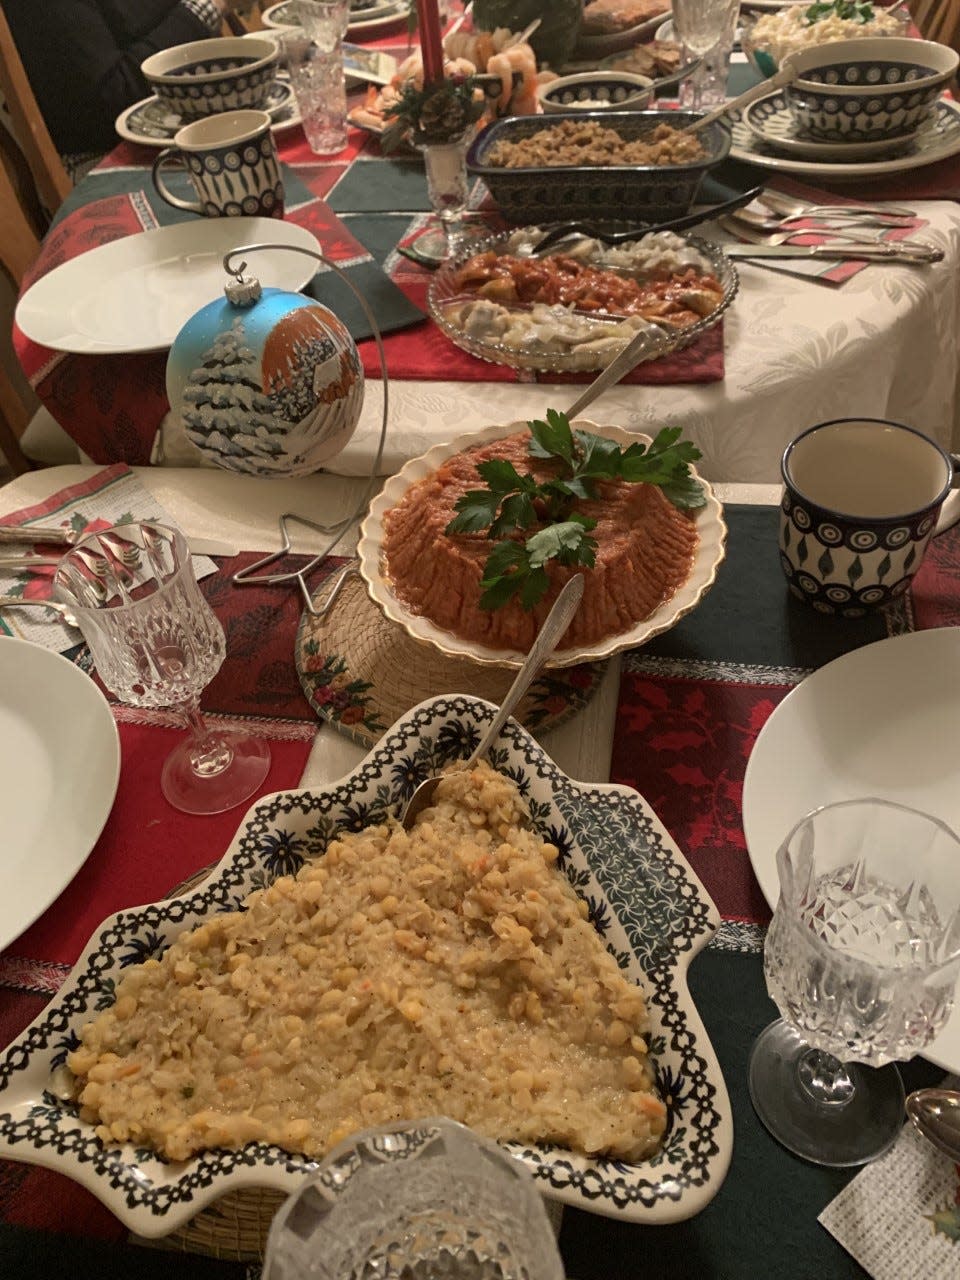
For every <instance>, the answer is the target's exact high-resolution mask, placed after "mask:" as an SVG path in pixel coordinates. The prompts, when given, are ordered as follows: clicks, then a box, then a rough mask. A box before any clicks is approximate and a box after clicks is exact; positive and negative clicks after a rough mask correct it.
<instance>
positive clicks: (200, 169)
mask: <svg viewBox="0 0 960 1280" xmlns="http://www.w3.org/2000/svg"><path fill="white" fill-rule="evenodd" d="M180 154H181V155H182V157H183V162H184V164H185V165H186V168H187V172H188V173H189V174H190V175H191V177H192V179H193V183H194V186H195V188H196V191H197V194H198V195H199V197H200V201H201V203H202V204H203V210H204V213H205V214H206V215H207V217H209V218H240V217H244V218H282V217H283V196H284V191H283V179H282V178H281V177H280V161H279V160H278V159H277V149H276V147H275V146H274V142H273V138H272V137H271V136H270V134H269V133H264V136H263V137H262V138H249V139H248V140H247V141H246V142H232V143H229V144H228V145H227V146H223V147H210V148H209V149H208V150H205V151H183V152H181V153H180Z"/></svg>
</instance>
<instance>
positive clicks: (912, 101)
mask: <svg viewBox="0 0 960 1280" xmlns="http://www.w3.org/2000/svg"><path fill="white" fill-rule="evenodd" d="M921 80H922V81H923V83H922V84H916V83H915V82H916V81H921ZM813 85H818V86H821V87H820V88H813V87H812V86H813ZM837 87H840V88H843V90H844V92H843V93H842V94H838V93H835V92H831V89H833V88H837ZM858 87H859V88H862V90H863V92H862V93H850V92H847V91H848V90H849V89H852V88H858ZM891 88H892V89H893V90H894V91H893V92H891V91H890V90H891ZM942 90H943V82H942V80H940V79H934V80H933V81H932V82H931V79H930V68H929V67H924V66H919V65H917V64H916V63H901V62H892V61H889V62H888V61H881V60H879V59H867V60H865V61H862V62H840V63H834V64H832V65H828V66H825V67H817V68H812V69H811V70H809V71H804V72H803V73H802V81H796V82H794V83H793V84H792V85H787V86H786V99H787V106H788V107H789V108H790V110H791V111H792V112H793V114H794V118H795V119H796V121H797V124H798V125H799V126H800V128H801V129H802V130H803V131H804V132H805V133H807V134H809V135H810V136H811V137H813V138H819V139H822V140H823V141H826V142H836V141H837V139H838V138H841V139H849V140H851V141H857V142H864V141H869V140H871V139H873V138H878V137H881V136H883V137H887V138H894V137H900V136H902V135H903V134H905V133H910V132H911V131H912V130H914V129H916V128H917V127H918V126H919V125H921V124H922V123H923V122H924V120H925V119H927V117H928V116H929V115H930V111H931V108H932V106H933V104H934V103H935V102H936V100H937V99H938V98H939V97H940V94H941V92H942Z"/></svg>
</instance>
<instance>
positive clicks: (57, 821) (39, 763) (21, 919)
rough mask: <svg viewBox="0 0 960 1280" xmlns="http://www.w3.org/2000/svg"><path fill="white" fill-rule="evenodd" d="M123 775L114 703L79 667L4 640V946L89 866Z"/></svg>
mask: <svg viewBox="0 0 960 1280" xmlns="http://www.w3.org/2000/svg"><path fill="white" fill-rule="evenodd" d="M119 777H120V738H119V736H118V734H117V726H116V725H115V724H114V720H113V716H112V714H111V712H110V708H109V706H108V705H107V700H106V698H105V697H104V696H103V694H102V693H101V692H100V690H99V688H98V687H97V686H96V684H94V682H93V680H91V679H90V677H89V676H88V675H87V674H86V673H85V672H84V671H81V670H80V668H79V667H75V666H74V665H73V663H72V662H68V661H67V659H66V658H62V657H61V656H60V654H59V653H53V652H51V650H49V649H44V648H42V647H41V646H40V645H37V644H31V643H30V641H29V640H16V639H14V638H12V637H9V636H8V637H4V638H0V813H2V814H3V838H2V840H0V949H2V948H3V947H5V946H7V944H8V943H10V942H12V941H13V940H14V938H18V937H19V936H20V934H21V933H23V931H24V929H26V928H27V926H28V925H31V924H33V922H34V920H36V919H37V917H38V916H39V915H41V914H42V913H43V912H44V911H45V910H46V909H47V907H49V905H50V903H51V902H53V901H54V899H55V898H56V897H57V896H58V895H59V894H60V892H61V890H63V889H64V888H65V887H66V886H67V885H68V884H69V883H70V881H71V880H72V879H73V877H74V876H75V875H76V874H77V872H78V871H79V870H80V868H81V867H82V866H83V864H84V863H85V862H86V860H87V858H88V856H89V855H90V851H91V850H92V849H93V846H94V845H95V844H96V842H97V837H98V836H99V835H100V832H101V831H102V830H103V824H104V823H105V822H106V820H107V818H108V816H109V814H110V809H111V806H112V805H113V797H114V796H115V795H116V793H117V781H118V779H119Z"/></svg>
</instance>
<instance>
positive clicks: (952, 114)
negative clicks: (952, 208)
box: [728, 98, 960, 182]
mask: <svg viewBox="0 0 960 1280" xmlns="http://www.w3.org/2000/svg"><path fill="white" fill-rule="evenodd" d="M728 123H729V124H730V134H731V138H732V143H731V146H730V155H731V156H732V157H733V158H734V159H735V160H745V161H746V162H747V163H748V164H755V165H759V166H760V167H761V168H763V169H775V170H777V171H778V172H780V173H802V174H807V175H808V176H810V177H820V178H830V179H832V180H834V181H840V182H844V181H847V180H856V181H858V182H860V181H863V180H865V179H870V178H883V177H886V176H887V175H888V174H892V173H909V172H910V170H911V169H920V168H922V167H923V166H924V165H927V164H936V162H937V161H938V160H946V159H947V157H948V156H954V155H956V154H957V153H958V152H960V103H957V102H951V101H949V100H948V99H946V98H942V99H941V100H940V101H939V102H938V103H937V111H936V115H935V116H934V118H933V120H932V121H931V122H930V124H928V125H926V126H925V127H924V128H923V129H921V130H920V131H919V132H918V133H916V134H915V135H914V137H913V139H912V140H911V141H910V142H909V143H908V146H907V150H905V151H904V152H903V153H902V154H900V155H897V156H889V157H888V158H887V159H885V160H860V161H852V160H851V161H847V162H844V161H842V160H837V161H833V160H826V159H823V158H820V159H817V160H813V159H810V158H800V157H793V156H784V155H778V154H776V153H775V152H774V151H773V150H772V149H770V150H768V149H767V148H766V146H765V144H764V143H763V142H761V141H760V139H759V138H758V137H757V135H756V134H755V133H754V132H753V130H752V129H751V128H750V126H749V124H748V123H747V121H746V120H745V119H744V118H743V116H742V115H740V114H739V113H737V114H734V115H731V116H730V117H729V120H728Z"/></svg>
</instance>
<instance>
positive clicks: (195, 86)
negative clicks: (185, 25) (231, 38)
mask: <svg viewBox="0 0 960 1280" xmlns="http://www.w3.org/2000/svg"><path fill="white" fill-rule="evenodd" d="M278 57H279V55H278ZM276 73H277V57H274V58H270V59H268V60H267V61H266V62H264V61H263V59H262V58H229V59H220V60H218V61H216V62H211V61H210V60H206V61H203V62H195V63H188V64H187V65H186V66H184V67H178V68H177V69H176V70H175V71H170V72H167V77H166V78H165V79H164V81H163V82H161V81H159V80H155V79H152V78H151V77H149V76H148V77H147V79H148V80H149V82H150V84H151V87H152V88H153V90H154V91H155V93H156V94H157V96H158V97H159V98H160V99H161V101H163V102H164V103H165V104H166V105H167V107H168V108H169V109H170V110H171V111H174V112H176V113H177V114H178V115H181V116H183V117H184V118H186V119H191V120H192V119H196V118H198V117H200V116H212V115H218V114H219V113H220V112H222V111H236V110H239V109H241V108H253V109H255V110H260V109H261V108H262V107H263V105H264V103H265V102H266V100H267V96H268V94H269V92H270V88H271V86H272V84H273V82H274V79H275V78H276ZM208 75H212V76H217V77H219V78H218V79H215V80H204V81H203V82H202V83H197V82H196V81H195V80H194V81H193V82H191V83H189V84H187V83H184V84H171V83H170V77H174V78H176V79H184V78H185V77H187V76H191V77H197V76H208Z"/></svg>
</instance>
